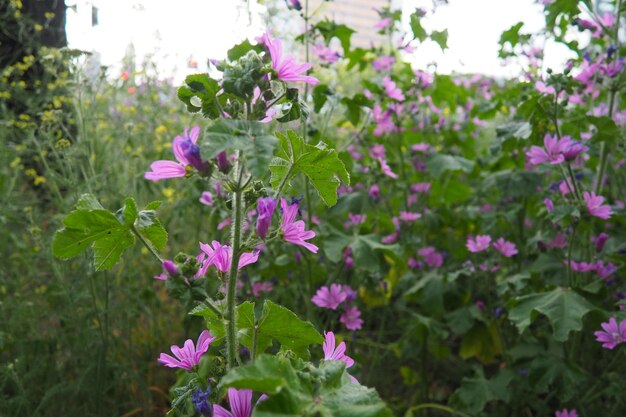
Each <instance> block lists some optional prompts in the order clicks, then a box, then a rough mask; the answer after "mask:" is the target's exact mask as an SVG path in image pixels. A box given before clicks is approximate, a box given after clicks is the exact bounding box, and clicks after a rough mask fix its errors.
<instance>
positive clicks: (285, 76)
mask: <svg viewBox="0 0 626 417" xmlns="http://www.w3.org/2000/svg"><path fill="white" fill-rule="evenodd" d="M265 46H266V47H267V49H268V50H269V52H270V56H271V58H272V69H273V70H274V71H275V72H276V76H277V77H278V79H279V80H282V81H285V82H304V83H307V84H311V85H316V84H317V83H318V82H319V80H318V79H317V78H315V77H311V76H309V75H303V74H305V73H306V72H307V71H308V70H309V69H310V68H311V66H312V65H311V64H300V65H298V64H296V61H295V58H294V57H293V56H292V55H288V56H283V44H282V43H281V41H280V39H276V38H275V39H272V38H271V37H270V36H269V35H267V34H266V35H265Z"/></svg>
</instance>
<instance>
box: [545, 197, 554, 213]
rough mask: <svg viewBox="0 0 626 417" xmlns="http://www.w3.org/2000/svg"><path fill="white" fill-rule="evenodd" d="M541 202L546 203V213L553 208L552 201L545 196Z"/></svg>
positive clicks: (550, 211)
mask: <svg viewBox="0 0 626 417" xmlns="http://www.w3.org/2000/svg"><path fill="white" fill-rule="evenodd" d="M543 204H545V205H546V210H547V211H548V213H552V211H553V210H554V203H553V202H552V200H550V199H549V198H546V199H545V200H543Z"/></svg>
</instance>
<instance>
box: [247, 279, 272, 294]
mask: <svg viewBox="0 0 626 417" xmlns="http://www.w3.org/2000/svg"><path fill="white" fill-rule="evenodd" d="M273 289H274V286H273V285H272V283H271V282H267V281H264V282H255V283H254V284H252V295H254V296H255V297H260V296H261V293H264V292H272V290H273Z"/></svg>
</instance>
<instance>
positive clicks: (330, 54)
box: [312, 44, 341, 64]
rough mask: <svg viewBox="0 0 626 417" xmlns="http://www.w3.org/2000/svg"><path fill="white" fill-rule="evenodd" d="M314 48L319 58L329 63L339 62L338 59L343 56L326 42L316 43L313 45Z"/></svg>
mask: <svg viewBox="0 0 626 417" xmlns="http://www.w3.org/2000/svg"><path fill="white" fill-rule="evenodd" d="M312 49H313V53H314V54H315V55H317V58H318V59H319V60H320V61H322V62H325V63H327V64H333V63H335V62H337V60H338V59H339V57H340V56H341V55H339V52H337V51H335V50H333V49H331V48H328V47H327V46H325V45H324V44H315V45H313V48H312Z"/></svg>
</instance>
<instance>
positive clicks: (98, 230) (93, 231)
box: [52, 195, 167, 271]
mask: <svg viewBox="0 0 626 417" xmlns="http://www.w3.org/2000/svg"><path fill="white" fill-rule="evenodd" d="M151 205H152V206H155V205H156V204H155V203H152V204H151ZM76 206H77V207H78V209H77V210H75V211H73V212H71V213H70V214H68V215H67V216H66V217H65V219H63V226H64V227H63V228H62V229H61V230H58V231H57V232H56V233H55V235H54V238H53V240H52V253H53V254H54V256H56V257H57V258H61V259H69V258H73V257H74V256H77V255H78V254H79V253H81V252H82V251H84V250H85V249H86V248H88V247H90V246H91V247H92V248H93V253H94V266H95V269H96V271H101V270H104V269H110V268H112V267H113V266H114V265H115V264H116V263H117V262H118V261H119V259H120V256H121V254H122V253H123V252H124V250H125V249H127V248H128V247H130V246H132V245H133V243H135V235H134V233H133V228H136V229H137V231H138V232H139V233H141V234H142V235H143V236H144V237H146V238H147V239H148V240H149V241H151V242H152V243H153V245H154V246H155V247H156V248H158V249H163V247H164V246H165V244H166V243H167V232H166V231H165V229H163V226H161V224H160V223H159V221H158V220H157V219H156V216H155V213H154V210H142V211H137V204H136V203H135V200H133V199H132V198H127V199H126V200H125V204H124V207H123V208H122V209H120V210H118V212H117V213H118V216H119V217H120V218H118V217H116V216H115V215H114V214H113V213H111V212H109V211H107V210H104V209H103V208H102V206H101V205H100V203H98V201H97V200H96V199H95V197H93V196H91V195H84V196H82V197H81V198H80V199H79V201H78V202H77V204H76Z"/></svg>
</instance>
